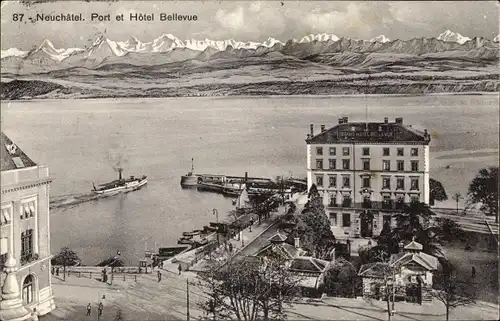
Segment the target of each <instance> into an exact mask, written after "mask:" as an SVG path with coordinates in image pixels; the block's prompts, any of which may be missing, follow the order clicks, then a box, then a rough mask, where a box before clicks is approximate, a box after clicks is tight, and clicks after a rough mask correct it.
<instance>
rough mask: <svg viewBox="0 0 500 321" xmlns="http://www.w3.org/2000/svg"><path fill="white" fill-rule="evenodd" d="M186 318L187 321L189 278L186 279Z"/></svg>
mask: <svg viewBox="0 0 500 321" xmlns="http://www.w3.org/2000/svg"><path fill="white" fill-rule="evenodd" d="M186 320H187V321H189V279H186Z"/></svg>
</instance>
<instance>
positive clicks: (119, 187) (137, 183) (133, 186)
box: [92, 168, 148, 195]
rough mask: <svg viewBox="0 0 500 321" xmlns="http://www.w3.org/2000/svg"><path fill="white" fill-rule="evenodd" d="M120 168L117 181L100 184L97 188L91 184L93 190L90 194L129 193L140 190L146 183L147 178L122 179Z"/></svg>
mask: <svg viewBox="0 0 500 321" xmlns="http://www.w3.org/2000/svg"><path fill="white" fill-rule="evenodd" d="M122 172H123V169H122V168H118V179H117V180H114V181H111V182H109V183H105V184H100V185H98V186H97V187H96V186H95V185H94V183H92V185H93V186H94V189H92V192H94V193H96V194H103V195H108V194H117V193H121V192H131V191H136V190H138V189H140V188H141V187H142V186H144V185H146V184H147V183H148V180H147V176H146V175H143V176H142V177H139V178H137V177H134V176H130V177H129V178H122Z"/></svg>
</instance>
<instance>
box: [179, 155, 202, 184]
mask: <svg viewBox="0 0 500 321" xmlns="http://www.w3.org/2000/svg"><path fill="white" fill-rule="evenodd" d="M199 180H200V175H196V174H195V173H194V159H193V158H191V171H189V172H187V174H186V175H183V176H181V187H182V188H190V187H196V186H198V182H199Z"/></svg>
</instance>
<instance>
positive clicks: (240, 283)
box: [200, 257, 299, 321]
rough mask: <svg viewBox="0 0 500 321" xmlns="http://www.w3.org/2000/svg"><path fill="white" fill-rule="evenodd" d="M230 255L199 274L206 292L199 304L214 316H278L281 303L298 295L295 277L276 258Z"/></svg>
mask: <svg viewBox="0 0 500 321" xmlns="http://www.w3.org/2000/svg"><path fill="white" fill-rule="evenodd" d="M252 259H255V260H249V259H247V260H234V259H230V260H229V261H228V262H227V263H226V264H225V265H224V266H223V267H222V268H220V266H219V265H217V264H215V263H214V262H210V263H209V267H208V270H207V271H206V272H204V273H203V274H201V282H200V286H201V287H202V288H203V289H204V292H205V294H206V295H207V296H208V298H209V299H208V300H207V301H206V302H203V303H201V305H200V307H201V308H202V309H203V310H205V311H206V312H207V313H208V314H209V315H211V316H212V318H213V319H214V320H222V319H236V320H245V321H251V320H257V319H264V320H270V319H273V320H281V319H284V318H285V317H286V315H285V313H284V310H283V306H284V304H285V302H290V301H291V300H293V299H294V298H296V297H297V296H298V281H299V280H298V279H297V278H295V277H294V276H293V275H292V274H291V273H290V272H288V270H287V268H286V265H285V261H284V260H282V259H279V258H268V259H267V260H265V261H264V260H261V259H260V258H253V257H252Z"/></svg>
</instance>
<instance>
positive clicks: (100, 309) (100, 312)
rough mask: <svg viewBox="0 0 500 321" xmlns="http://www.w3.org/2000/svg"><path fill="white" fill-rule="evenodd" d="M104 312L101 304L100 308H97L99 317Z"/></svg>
mask: <svg viewBox="0 0 500 321" xmlns="http://www.w3.org/2000/svg"><path fill="white" fill-rule="evenodd" d="M102 310H104V305H103V304H102V302H100V303H99V306H98V307H97V314H98V315H99V316H101V315H102Z"/></svg>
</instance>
